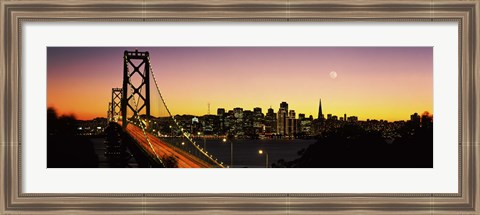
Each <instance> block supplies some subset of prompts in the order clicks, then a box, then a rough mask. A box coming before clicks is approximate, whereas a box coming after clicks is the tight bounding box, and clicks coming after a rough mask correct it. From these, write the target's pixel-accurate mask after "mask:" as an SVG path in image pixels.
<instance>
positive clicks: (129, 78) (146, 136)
mask: <svg viewBox="0 0 480 215" xmlns="http://www.w3.org/2000/svg"><path fill="white" fill-rule="evenodd" d="M125 63H126V65H127V72H128V74H130V69H129V68H128V60H127V58H126V57H125ZM128 80H129V82H130V88H131V89H132V92H133V91H134V89H133V86H132V84H131V83H132V81H131V76H130V75H129V76H128ZM141 88H142V87H140V89H139V91H141ZM138 101H139V102H140V98H138ZM133 102H134V104H135V116H136V117H137V119H138V121H139V124H140V128H141V129H142V132H143V135H144V136H145V139H146V140H147V143H148V145H149V146H150V148H151V149H152V151H153V154H155V158H156V159H157V160H158V161H159V162H160V164H161V165H162V166H163V167H165V164H164V163H163V161H162V160H161V159H160V157H159V156H158V154H157V151H156V150H155V148H154V147H153V145H152V143H151V142H150V139H149V138H148V135H147V132H146V131H145V127H144V126H143V123H142V120H141V119H140V117H139V115H138V113H137V111H138V103H137V101H136V100H135V96H133Z"/></svg>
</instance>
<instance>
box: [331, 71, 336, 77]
mask: <svg viewBox="0 0 480 215" xmlns="http://www.w3.org/2000/svg"><path fill="white" fill-rule="evenodd" d="M330 78H332V79H335V78H337V72H335V71H331V72H330Z"/></svg>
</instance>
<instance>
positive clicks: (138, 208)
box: [0, 0, 480, 214]
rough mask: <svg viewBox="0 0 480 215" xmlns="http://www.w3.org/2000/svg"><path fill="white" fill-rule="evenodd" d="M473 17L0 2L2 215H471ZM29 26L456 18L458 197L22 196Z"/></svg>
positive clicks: (442, 8) (418, 7)
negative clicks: (25, 31)
mask: <svg viewBox="0 0 480 215" xmlns="http://www.w3.org/2000/svg"><path fill="white" fill-rule="evenodd" d="M479 13H480V1H479V0H392V1H385V0H365V1H357V0H342V1H321V0H299V1H289V0H286V1H275V0H260V1H254V0H248V1H241V0H230V1H227V0H207V1H201V2H198V1H194V0H179V1H174V0H170V1H161V0H152V1H146V0H143V1H128V0H127V1H113V0H98V1H94V0H78V1H54V0H38V1H33V0H31V1H29V0H26V1H22V0H0V29H1V31H0V41H1V44H0V50H1V52H0V86H1V90H0V103H1V105H0V141H1V142H0V143H1V148H0V149H1V150H0V159H1V162H0V172H1V173H2V174H1V177H0V213H1V214H65V213H87V214H110V213H122V214H146V213H154V214H171V213H179V214H212V213H216V214H244V213H253V212H255V213H259V214H284V213H285V214H358V213H371V214H479V213H480V206H479V205H480V196H479V193H480V192H479V185H480V184H479V180H480V178H479V163H478V162H479V160H478V156H479V153H480V151H479V143H480V137H479V123H480V114H479V113H480V106H479V99H478V98H479V95H480V78H479V74H480V73H479V66H480V65H479V63H480V61H479V56H480V52H479V51H480V45H479V44H480V41H479V39H480V37H479V35H480V33H479V22H478V20H480V17H479ZM35 21H46V22H48V21H87V22H96V21H103V22H128V21H140V22H164V21H189V22H190V21H191V22H196V21H238V22H264V21H272V22H298V21H303V22H305V21H307V22H344V21H374V22H418V21H422V22H437V21H455V22H458V24H459V56H460V59H459V65H458V69H459V77H460V80H459V88H460V89H459V93H460V95H459V98H460V99H459V100H460V101H459V107H460V112H459V113H458V114H459V120H460V122H461V123H460V128H459V131H460V137H461V138H460V140H459V152H460V161H459V163H460V172H459V179H460V183H459V193H456V194H442V193H429V194H321V193H318V194H289V193H284V194H235V193H231V194H214V193H205V194H160V193H159V194H142V193H139V194H107V193H98V194H65V193H58V194H41V193H38V194H29V193H22V190H21V178H22V177H21V162H20V161H21V156H22V154H21V150H20V149H21V147H20V146H21V143H22V139H21V124H20V123H21V117H22V113H21V107H22V104H21V94H22V93H21V89H22V88H21V86H22V85H21V81H20V80H21V75H22V68H21V62H22V55H21V54H22V53H21V46H22V44H21V30H22V23H24V22H35Z"/></svg>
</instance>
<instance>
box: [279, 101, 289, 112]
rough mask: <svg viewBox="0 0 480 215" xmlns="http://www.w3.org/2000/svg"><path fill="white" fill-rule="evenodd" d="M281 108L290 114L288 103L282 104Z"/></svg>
mask: <svg viewBox="0 0 480 215" xmlns="http://www.w3.org/2000/svg"><path fill="white" fill-rule="evenodd" d="M280 108H283V109H285V111H286V112H287V113H288V103H287V102H282V103H280Z"/></svg>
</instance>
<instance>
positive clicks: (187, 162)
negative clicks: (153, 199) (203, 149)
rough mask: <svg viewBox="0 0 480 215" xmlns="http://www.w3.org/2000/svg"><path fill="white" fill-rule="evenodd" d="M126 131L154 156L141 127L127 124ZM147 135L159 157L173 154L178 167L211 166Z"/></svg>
mask: <svg viewBox="0 0 480 215" xmlns="http://www.w3.org/2000/svg"><path fill="white" fill-rule="evenodd" d="M118 124H120V126H121V125H122V123H121V122H118ZM126 132H127V133H128V134H130V136H131V137H132V138H133V139H134V140H135V141H136V142H137V143H138V144H139V145H140V146H141V147H142V148H143V149H144V151H147V152H148V153H149V154H150V155H151V156H155V153H154V152H153V150H152V148H151V147H150V145H149V144H148V142H147V140H146V138H145V135H144V134H143V131H142V129H141V128H139V127H137V126H135V125H132V124H128V125H127V128H126ZM147 135H148V139H149V140H150V143H151V144H152V147H153V148H155V151H156V152H157V155H158V156H159V157H160V158H162V157H164V156H174V157H175V158H176V160H177V166H178V167H179V168H207V167H211V165H209V164H208V163H206V162H204V161H202V160H200V159H198V158H196V157H194V156H193V155H190V154H188V153H187V152H184V151H182V150H179V149H175V148H173V147H171V146H169V145H168V144H167V143H165V142H164V141H162V140H160V139H159V138H158V137H156V136H154V135H152V134H150V133H147Z"/></svg>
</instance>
